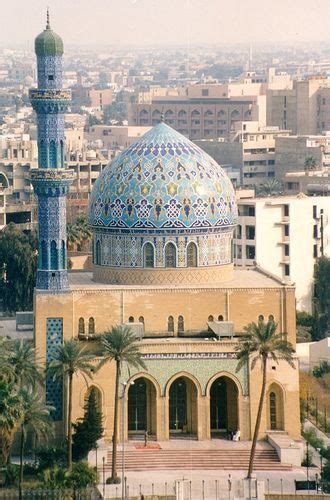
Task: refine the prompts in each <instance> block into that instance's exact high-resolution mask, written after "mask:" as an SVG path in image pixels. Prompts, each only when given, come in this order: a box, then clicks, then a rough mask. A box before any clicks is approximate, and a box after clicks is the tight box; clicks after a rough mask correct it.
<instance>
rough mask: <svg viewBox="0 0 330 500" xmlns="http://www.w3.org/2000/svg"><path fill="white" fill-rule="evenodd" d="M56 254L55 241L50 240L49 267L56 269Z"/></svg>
mask: <svg viewBox="0 0 330 500" xmlns="http://www.w3.org/2000/svg"><path fill="white" fill-rule="evenodd" d="M57 257H58V255H57V245H56V241H54V240H52V241H51V243H50V268H51V269H58V258H57Z"/></svg>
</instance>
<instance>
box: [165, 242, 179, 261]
mask: <svg viewBox="0 0 330 500" xmlns="http://www.w3.org/2000/svg"><path fill="white" fill-rule="evenodd" d="M165 267H176V247H175V245H174V244H173V243H168V244H167V245H166V247H165Z"/></svg>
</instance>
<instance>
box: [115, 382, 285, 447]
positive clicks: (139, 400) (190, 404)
mask: <svg viewBox="0 0 330 500" xmlns="http://www.w3.org/2000/svg"><path fill="white" fill-rule="evenodd" d="M274 394H275V399H276V410H275V411H274ZM123 397H124V399H123ZM123 397H122V398H121V400H120V403H121V404H120V411H122V408H123V403H124V405H125V410H124V415H125V428H124V433H125V439H136V438H137V437H138V435H139V434H141V435H144V433H145V431H147V432H148V435H149V436H150V437H151V438H153V439H157V440H166V439H170V438H175V437H179V436H182V437H184V436H186V437H187V438H189V437H192V438H196V439H209V438H227V437H228V436H229V434H230V432H232V431H236V430H238V429H239V430H240V431H241V437H242V439H249V438H250V429H249V426H248V419H247V418H246V416H247V414H248V412H249V409H248V404H249V403H248V401H247V398H246V397H245V396H243V395H242V392H241V389H240V387H239V383H238V382H236V381H235V380H234V379H233V378H232V377H231V376H229V375H228V376H226V375H225V374H224V375H222V374H221V375H219V376H215V377H213V378H212V379H210V380H209V382H208V384H207V388H206V391H205V394H202V393H201V388H200V386H199V383H198V381H197V380H195V379H193V378H192V377H190V376H188V374H187V375H181V376H180V375H178V376H177V377H172V378H171V379H170V380H169V381H168V383H167V385H166V390H165V393H164V394H161V391H160V387H159V386H158V384H157V382H156V381H155V380H152V378H151V377H148V376H146V375H145V376H143V375H142V376H139V375H138V374H137V375H136V376H135V378H133V379H132V381H131V383H130V384H128V385H127V386H126V389H125V395H124V396H123ZM283 411H284V410H283V394H282V389H281V388H280V387H279V386H277V384H272V385H271V386H270V387H269V390H268V404H267V427H268V429H269V430H274V429H278V430H279V429H284V425H283ZM274 415H275V417H274ZM274 419H275V420H274ZM120 421H121V422H122V419H120Z"/></svg>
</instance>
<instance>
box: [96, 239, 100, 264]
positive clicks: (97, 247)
mask: <svg viewBox="0 0 330 500" xmlns="http://www.w3.org/2000/svg"><path fill="white" fill-rule="evenodd" d="M95 264H96V265H97V266H100V265H101V242H100V240H97V242H96V245H95Z"/></svg>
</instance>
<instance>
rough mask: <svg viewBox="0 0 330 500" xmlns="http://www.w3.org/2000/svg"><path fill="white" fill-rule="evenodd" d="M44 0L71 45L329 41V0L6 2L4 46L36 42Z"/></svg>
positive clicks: (1, 27)
mask: <svg viewBox="0 0 330 500" xmlns="http://www.w3.org/2000/svg"><path fill="white" fill-rule="evenodd" d="M47 5H48V6H49V9H50V16H51V26H52V28H53V29H54V30H55V31H56V32H57V33H59V34H60V35H61V36H62V37H63V39H64V40H65V43H66V44H69V45H87V44H89V45H91V46H92V45H100V44H102V45H114V44H115V45H117V46H121V45H122V46H126V45H138V46H142V45H163V46H166V45H168V44H171V45H173V44H177V45H187V46H189V45H197V44H201V43H205V44H217V45H219V44H222V43H223V44H227V43H230V44H231V43H253V42H267V41H268V42H276V41H278V42H281V43H282V42H285V41H290V42H297V43H301V42H304V41H306V42H308V41H323V40H324V41H330V0H272V1H270V0H29V1H28V0H4V1H3V2H1V10H0V12H1V17H0V21H1V22H0V44H1V45H2V46H3V45H6V46H11V45H17V44H20V45H21V44H24V45H27V46H28V45H29V44H30V43H32V42H33V40H34V38H35V36H36V34H38V33H39V32H40V31H42V29H43V28H44V25H45V12H46V7H47Z"/></svg>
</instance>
